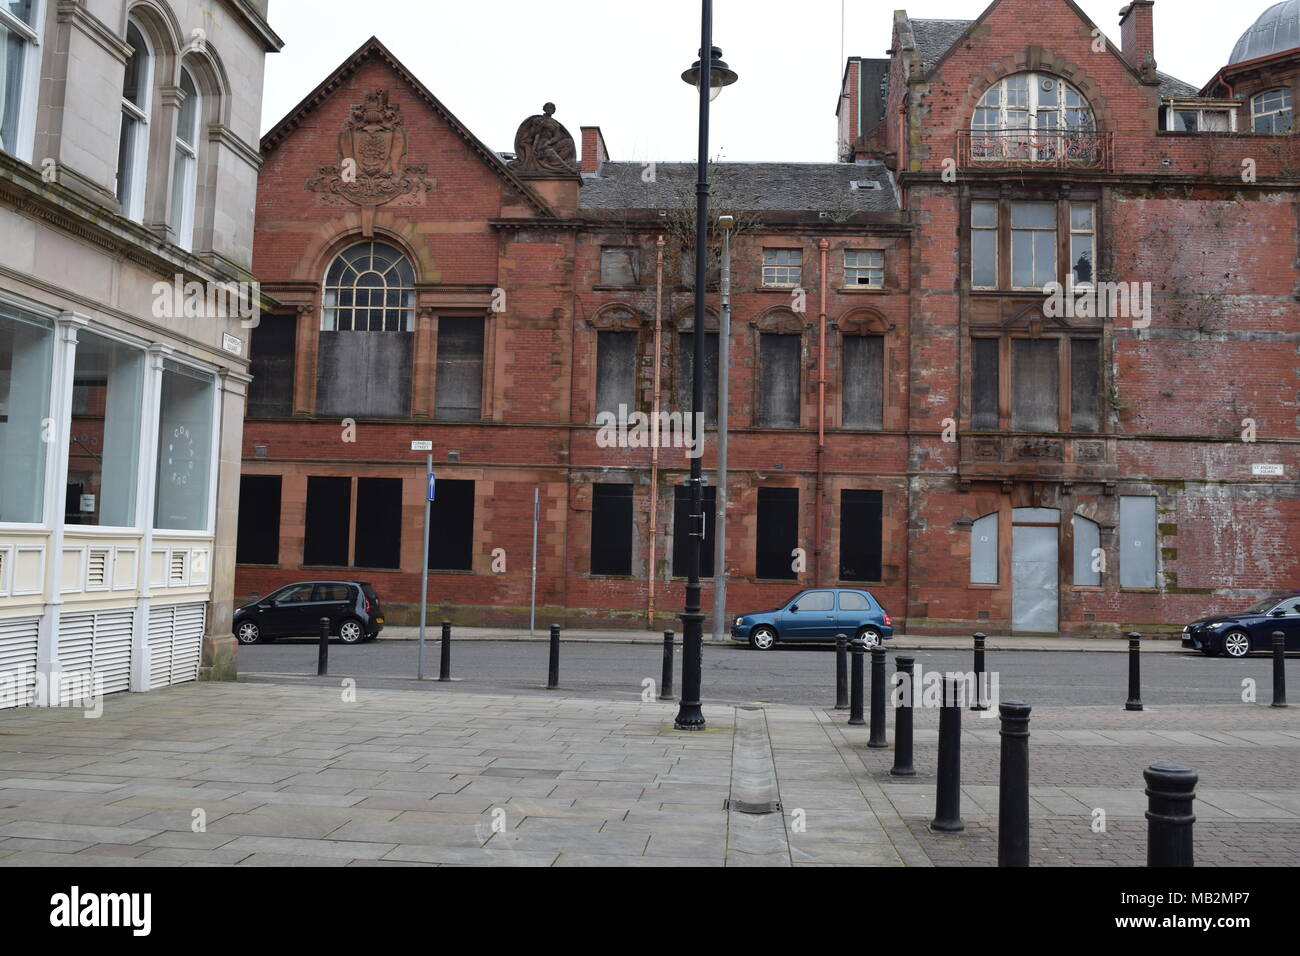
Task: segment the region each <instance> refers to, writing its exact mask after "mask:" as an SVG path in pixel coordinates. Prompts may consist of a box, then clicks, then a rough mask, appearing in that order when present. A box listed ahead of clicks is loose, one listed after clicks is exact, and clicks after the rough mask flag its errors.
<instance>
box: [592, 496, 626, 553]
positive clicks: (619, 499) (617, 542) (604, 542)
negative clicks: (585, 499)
mask: <svg viewBox="0 0 1300 956" xmlns="http://www.w3.org/2000/svg"><path fill="white" fill-rule="evenodd" d="M591 573H592V574H631V573H632V486H631V485H622V484H618V485H615V484H601V485H593V486H592V489H591Z"/></svg>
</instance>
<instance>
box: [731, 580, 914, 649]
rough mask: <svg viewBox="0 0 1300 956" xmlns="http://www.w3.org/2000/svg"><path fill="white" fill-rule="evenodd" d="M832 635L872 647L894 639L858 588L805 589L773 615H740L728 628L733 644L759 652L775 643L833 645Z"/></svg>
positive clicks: (881, 613)
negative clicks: (739, 644)
mask: <svg viewBox="0 0 1300 956" xmlns="http://www.w3.org/2000/svg"><path fill="white" fill-rule="evenodd" d="M836 634H847V635H848V636H849V638H850V639H852V638H856V637H860V638H862V639H863V640H864V641H866V643H867V644H868V645H874V644H878V643H880V642H881V641H882V640H889V638H891V637H893V636H894V624H893V621H891V620H890V619H889V612H888V611H886V610H885V609H884V608H883V607H881V605H880V602H879V601H877V600H876V599H875V597H874V596H873V595H872V593H871V592H870V591H865V590H862V589H860V588H809V589H808V590H806V591H800V592H799V593H798V594H796V595H795V596H794V597H792V598H791V599H790V600H788V601H786V602H785V604H784V606H782V607H781V608H779V609H777V610H775V611H759V612H758V613H756V614H742V615H741V616H740V617H738V618H736V619H735V620H734V621H732V624H731V639H732V640H733V641H748V642H749V646H750V647H752V648H755V649H756V650H760V651H766V650H769V649H771V648H772V647H773V646H774V645H775V644H776V643H777V642H778V641H782V642H787V643H791V644H793V643H800V642H808V643H813V642H818V641H822V642H825V641H834V640H835V635H836Z"/></svg>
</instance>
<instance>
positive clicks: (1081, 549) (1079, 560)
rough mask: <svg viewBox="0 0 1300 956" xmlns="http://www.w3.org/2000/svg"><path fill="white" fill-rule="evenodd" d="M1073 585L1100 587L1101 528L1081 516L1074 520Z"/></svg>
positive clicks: (1075, 517)
mask: <svg viewBox="0 0 1300 956" xmlns="http://www.w3.org/2000/svg"><path fill="white" fill-rule="evenodd" d="M1073 524H1074V584H1075V586H1076V587H1100V585H1101V567H1102V565H1101V561H1100V555H1099V552H1100V550H1101V528H1100V527H1099V526H1098V525H1097V522H1095V521H1090V520H1089V519H1087V518H1085V517H1084V516H1083V515H1075V516H1074V520H1073Z"/></svg>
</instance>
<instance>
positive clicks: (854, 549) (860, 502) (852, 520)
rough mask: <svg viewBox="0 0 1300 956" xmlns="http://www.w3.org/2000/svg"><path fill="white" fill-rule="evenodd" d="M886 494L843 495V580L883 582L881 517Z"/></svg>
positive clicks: (841, 501)
mask: <svg viewBox="0 0 1300 956" xmlns="http://www.w3.org/2000/svg"><path fill="white" fill-rule="evenodd" d="M883 499H884V493H883V492H880V491H858V490H845V491H841V492H840V580H841V581H879V580H880V579H881V568H880V554H881V516H882V511H883Z"/></svg>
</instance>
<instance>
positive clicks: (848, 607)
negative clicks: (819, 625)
mask: <svg viewBox="0 0 1300 956" xmlns="http://www.w3.org/2000/svg"><path fill="white" fill-rule="evenodd" d="M838 600H839V611H838V612H837V614H836V616H835V620H836V629H835V633H836V634H847V635H848V636H849V639H850V640H852V639H853V638H854V637H855V636H856V635H857V633H858V628H860V627H864V626H865V625H867V624H874V623H875V617H874V614H873V613H872V612H873V611H874V610H875V609H874V608H873V607H872V606H871V599H870V598H869V597H867V596H866V595H865V594H863V593H862V592H861V591H840V592H839V595H838Z"/></svg>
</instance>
